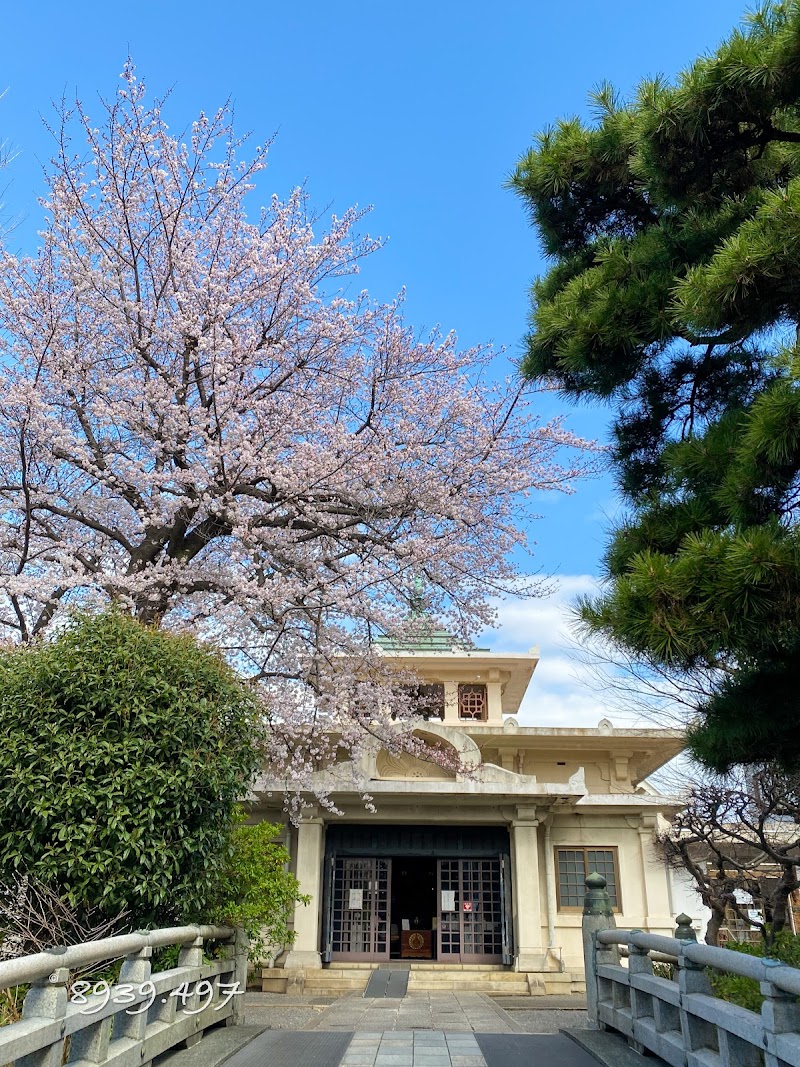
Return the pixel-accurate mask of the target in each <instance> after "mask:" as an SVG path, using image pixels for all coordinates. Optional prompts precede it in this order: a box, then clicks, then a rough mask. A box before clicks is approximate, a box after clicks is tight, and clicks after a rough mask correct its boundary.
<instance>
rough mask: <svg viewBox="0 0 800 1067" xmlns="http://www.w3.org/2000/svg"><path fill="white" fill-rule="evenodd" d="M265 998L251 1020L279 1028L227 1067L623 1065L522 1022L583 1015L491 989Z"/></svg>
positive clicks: (254, 1003)
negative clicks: (520, 1005)
mask: <svg viewBox="0 0 800 1067" xmlns="http://www.w3.org/2000/svg"><path fill="white" fill-rule="evenodd" d="M262 998H263V995H259V994H249V995H248V999H247V1001H246V1003H245V1007H246V1011H247V1019H248V1021H251V1022H253V1023H255V1022H256V1021H257V1020H258V1021H259V1022H260V1023H261V1024H262V1025H264V1026H268V1027H272V1029H270V1030H267V1031H266V1032H263V1033H262V1034H261V1036H260V1037H258V1038H256V1040H255V1041H252V1042H251V1043H250V1044H249V1045H248V1046H247V1047H246V1048H245V1049H242V1050H241V1051H240V1052H238V1053H236V1054H235V1055H234V1056H232V1057H231V1059H229V1060H227V1061H226V1062H225V1064H224V1067H552V1065H558V1067H598V1064H599V1063H601V1062H605V1063H609V1062H610V1063H612V1064H613V1065H614V1067H622V1064H619V1063H618V1061H617V1059H616V1058H612V1059H611V1060H608V1059H605V1058H604V1057H603V1056H602V1055H601V1056H600V1058H599V1059H596V1058H595V1057H594V1055H592V1053H593V1052H594V1050H593V1049H592V1050H588V1049H585V1048H581V1047H580V1046H579V1045H578V1044H576V1043H575V1041H572V1040H570V1039H569V1038H568V1037H565V1036H564V1035H563V1034H558V1033H542V1032H539V1033H531V1032H530V1029H531V1026H530V1023H528V1022H527V1020H526V1025H521V1024H520V1022H517V1021H516V1019H515V1016H517V1015H525V1016H532V1015H536V1014H538V1015H540V1016H541V1017H542V1019H543V1020H544V1019H545V1018H547V1019H548V1021H549V1022H552V1021H554V1019H553V1017H554V1016H556V1015H557V1016H559V1017H564V1016H566V1017H569V1022H566V1020H563V1021H562V1020H561V1019H559V1024H560V1025H578V1026H580V1021H579V1020H578V1019H577V1018H576V1016H579V1015H580V1016H582V1015H583V1012H580V1011H575V1010H572V1011H569V1010H561V1011H558V1010H554V1007H555V1006H554V1005H553V1006H551V1005H548V1008H549V1009H550V1010H544V1011H540V1012H538V1013H537V1012H535V1011H532V1010H527V1011H524V1012H518V1011H513V1012H509V1011H506V1010H505V1009H504V1008H503V1007H501V1006H500V1005H499V1004H497V1003H496V1002H495V1001H494V1000H493V999H492V998H491V997H489V996H487V995H486V994H485V993H474V992H471V993H456V992H442V993H407V994H406V995H405V996H404V997H397V998H387V997H385V996H381V997H365V996H363V994H361V993H348V994H346V995H345V996H343V997H339V998H338V999H337V1000H335V1001H334V1002H333V1003H332V1004H327V1005H323V1004H319V1003H314V1004H312V1003H310V1002H309V1003H306V1001H305V1000H302V1001H299V1002H298V1003H296V1004H294V1003H293V1004H292V1005H288V1004H287V1007H286V1008H283V1009H282V1008H280V1007H279V1006H278V1002H279V1001H280V1000H281V999H282V998H281V997H279V996H277V995H276V997H275V998H274V1000H275V1003H272V1001H271V1000H270V1003H266V1002H265V1001H263V999H262ZM283 999H284V1000H285V998H283ZM528 1003H529V1002H528ZM559 1007H561V1005H560V1004H559ZM287 1012H290V1013H292V1014H293V1021H294V1024H295V1025H294V1026H293V1027H292V1025H291V1022H289V1020H288V1019H285V1018H280V1019H279V1018H275V1016H284V1015H285V1014H286V1013H287ZM573 1020H574V1023H573ZM287 1023H288V1024H289V1025H288V1026H287ZM276 1026H278V1027H286V1029H275V1027H276ZM543 1028H544V1029H554V1027H552V1026H547V1027H543ZM292 1031H293V1032H292ZM202 1044H204V1042H201V1045H200V1046H198V1048H199V1047H201V1046H202ZM623 1044H624V1043H623ZM170 1067H200V1065H195V1064H192V1065H183V1064H174V1065H172V1064H171V1065H170ZM203 1067H216V1065H214V1064H211V1063H208V1064H207V1065H203Z"/></svg>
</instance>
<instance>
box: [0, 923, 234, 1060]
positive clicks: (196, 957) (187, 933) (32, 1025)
mask: <svg viewBox="0 0 800 1067" xmlns="http://www.w3.org/2000/svg"><path fill="white" fill-rule="evenodd" d="M207 941H214V942H222V952H221V957H222V958H220V959H214V960H212V961H211V962H206V961H205V960H204V946H205V943H206V942H207ZM171 945H179V946H180V952H179V955H178V962H177V966H175V967H172V968H170V969H169V970H163V971H155V972H153V971H152V969H151V957H152V954H153V950H154V949H157V948H166V947H169V946H171ZM247 949H248V943H247V938H246V936H245V935H244V934H243V932H242V931H238V930H233V929H231V928H230V927H227V926H180V927H174V928H172V929H168V930H152V931H149V932H141V933H134V934H124V935H122V936H120V937H108V938H104V939H103V940H99V941H88V942H85V943H83V944H80V945H71V946H70V947H69V948H61V949H48V950H47V951H46V952H39V953H37V954H36V955H33V956H21V957H19V958H17V959H11V960H6V961H5V962H3V963H0V989H7V988H11V987H15V986H20V985H28V984H30V989H29V991H28V993H27V994H26V996H25V1000H24V1003H23V1008H22V1018H21V1019H20V1020H19V1021H18V1022H14V1023H10V1024H9V1025H7V1026H3V1027H0V1064H12V1063H13V1064H16V1067H61V1065H62V1063H65V1062H66V1063H68V1064H72V1065H78V1064H80V1065H81V1067H99V1065H113V1067H146V1065H148V1064H149V1063H150V1062H151V1060H153V1058H154V1057H156V1056H158V1055H160V1054H161V1053H162V1052H166V1051H167V1050H168V1049H171V1048H174V1046H175V1045H178V1044H182V1045H183V1047H191V1046H192V1045H193V1044H195V1043H196V1042H198V1041H199V1040H200V1038H201V1037H202V1035H203V1031H204V1030H205V1029H206V1028H207V1027H209V1026H214V1025H217V1024H218V1023H221V1022H224V1023H225V1024H226V1025H232V1024H235V1023H238V1022H240V1021H241V1017H242V1008H241V1003H242V996H241V993H243V992H244V989H245V984H246V981H247ZM120 957H124V959H123V963H122V968H121V971H120V975H119V979H118V981H116V982H115V983H114V984H111V985H110V984H109V983H107V982H99V983H97V982H93V981H91V979H89V980H86V981H74V980H72V979H73V972H75V971H79V972H82V973H86V972H87V970H88V969H90V968H91V967H92V965H94V964H101V963H104V962H107V961H110V960H118V959H119V958H120Z"/></svg>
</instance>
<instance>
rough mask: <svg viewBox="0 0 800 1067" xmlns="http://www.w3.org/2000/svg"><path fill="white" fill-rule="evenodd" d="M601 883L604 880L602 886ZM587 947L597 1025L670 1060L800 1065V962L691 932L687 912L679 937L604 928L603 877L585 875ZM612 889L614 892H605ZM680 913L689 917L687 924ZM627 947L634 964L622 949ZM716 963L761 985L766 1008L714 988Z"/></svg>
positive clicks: (704, 1065) (700, 1064) (705, 1065)
mask: <svg viewBox="0 0 800 1067" xmlns="http://www.w3.org/2000/svg"><path fill="white" fill-rule="evenodd" d="M600 883H602V885H600ZM586 884H587V890H588V892H587V895H586V906H585V908H584V920H583V922H584V948H585V954H586V988H587V999H588V1008H589V1020H590V1024H592V1025H594V1026H596V1027H599V1028H600V1029H613V1030H616V1031H618V1032H619V1033H621V1034H624V1035H625V1036H626V1037H627V1038H628V1042H629V1044H630V1045H631V1046H632V1047H633V1048H634V1049H635V1050H636V1051H637V1052H642V1053H644V1052H650V1053H654V1054H655V1055H657V1056H660V1057H661V1058H662V1059H663V1060H665V1061H666V1062H667V1063H669V1064H672V1065H673V1067H717V1065H719V1067H761V1065H763V1067H790V1065H791V1067H800V1005H799V1004H798V997H800V970H797V969H796V968H793V967H789V966H787V965H786V964H783V963H780V962H779V961H778V960H771V959H760V958H758V957H755V956H748V955H744V954H743V953H739V952H733V951H731V950H730V949H725V948H714V947H712V946H711V945H701V944H698V943H697V942H696V941H694V940H692V939H691V938H692V937H693V934H692V931H691V928H690V926H689V922H690V920H689V919H688V917H686V916H679V920H678V921H679V927H678V933H679V934H681V935H682V936H680V937H677V938H672V937H661V936H659V935H657V934H646V933H642V931H640V930H616V929H604V928H603V925H604V920H606V919H608V918H610V919H611V922H610V923H608V925H609V926H612V925H613V916H611V915H610V906H609V909H608V910H609V915H604V914H603V907H604V904H603V901H602V899H601V897H602V894H604V892H605V882H604V880H603V879H602V878H600V876H598V875H590V876H589V878H587V880H586ZM606 896H607V894H606ZM681 920H684V921H683V922H681ZM622 946H625V947H627V950H628V960H627V966H624V965H623V964H622V963H621V962H620V948H621V947H622ZM653 956H656V958H657V959H660V960H665V959H667V960H671V961H673V976H672V977H664V976H660V975H658V974H654V973H653ZM709 971H717V972H721V973H723V974H732V975H740V976H742V977H743V978H751V979H754V980H755V981H757V982H758V983H759V986H760V990H761V993H762V995H763V997H764V1002H763V1006H762V1008H761V1011H760V1013H759V1012H755V1011H749V1010H748V1009H746V1008H741V1007H739V1006H738V1005H735V1004H731V1003H728V1002H727V1001H724V1000H721V999H720V998H719V997H717V996H715V995H714V992H713V989H712V986H711V981H710V977H709Z"/></svg>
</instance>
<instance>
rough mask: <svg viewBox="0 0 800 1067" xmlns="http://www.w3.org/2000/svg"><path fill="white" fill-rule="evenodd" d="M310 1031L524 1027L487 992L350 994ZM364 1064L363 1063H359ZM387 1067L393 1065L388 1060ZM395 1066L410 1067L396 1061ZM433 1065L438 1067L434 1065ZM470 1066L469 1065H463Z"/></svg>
mask: <svg viewBox="0 0 800 1067" xmlns="http://www.w3.org/2000/svg"><path fill="white" fill-rule="evenodd" d="M306 1029H309V1030H312V1029H313V1030H350V1031H351V1032H354V1033H355V1032H357V1031H370V1030H371V1031H380V1032H384V1033H387V1032H394V1033H398V1032H400V1031H403V1030H408V1032H409V1033H411V1032H412V1031H420V1032H421V1031H424V1030H440V1031H442V1032H445V1033H446V1032H453V1033H472V1032H477V1031H482V1032H486V1033H521V1032H524V1028H523V1027H521V1026H520V1025H519V1024H517V1023H516V1022H515V1021H514V1019H513V1017H512V1016H511V1015H510V1014H509V1013H508V1012H507V1011H505V1010H504V1009H503V1008H501V1007H500V1006H499V1005H498V1004H495V1003H494V1002H493V1001H492V999H491V998H490V997H488V996H486V994H485V993H452V992H451V993H445V994H442V993H427V992H419V993H410V994H407V995H406V996H405V997H403V998H402V999H397V1000H390V999H386V998H384V997H365V996H362V995H360V994H358V993H351V994H347V995H345V996H344V997H342V998H341V999H339V1000H338V1001H336V1003H335V1004H332V1005H331V1006H330V1007H328V1008H327V1009H326V1010H325V1011H323V1012H320V1013H319V1015H318V1016H317V1017H316V1018H313V1019H311V1020H310V1021H309V1022H308V1023H307V1025H306ZM359 1067H361V1065H359ZM385 1067H392V1065H391V1064H389V1063H388V1061H387V1062H386V1063H385ZM395 1067H407V1065H404V1064H400V1063H397V1064H395ZM430 1067H436V1065H433V1064H431V1065H430ZM461 1067H467V1065H461Z"/></svg>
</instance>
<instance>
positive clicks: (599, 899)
mask: <svg viewBox="0 0 800 1067" xmlns="http://www.w3.org/2000/svg"><path fill="white" fill-rule="evenodd" d="M584 884H585V886H586V895H585V897H584V900H583V921H582V924H581V931H582V934H583V964H584V969H585V971H586V1010H587V1012H588V1014H589V1025H590V1027H591V1028H592V1029H595V1030H597V1029H600V1020H599V1016H598V1010H597V1007H598V1003H599V1000H600V990H599V985H598V981H597V968H598V965H599V964H601V963H616V962H618V960H619V956H618V953H617V952H616V950H614V951H609V950H608V949H606V948H605V946H603V945H598V943H597V934H598V933H599V932H600V931H601V930H611V929H613V928H615V927H616V925H617V924H616V921H615V919H614V912H613V909H612V907H611V898H610V897H609V895H608V890H607V889H606V880H605V878H603V876H602V875H601V874H598V873H597V871H593V872H592V873H591V874H590V875H589V876H588V878H587V879H586V881H585V883H584Z"/></svg>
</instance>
